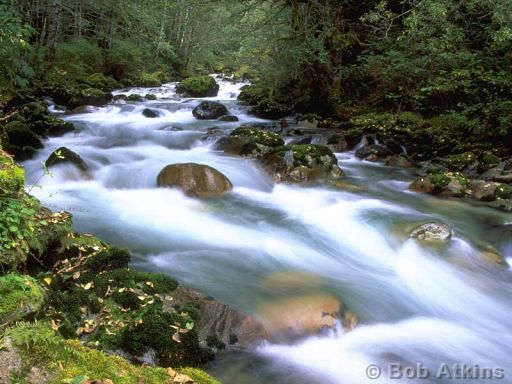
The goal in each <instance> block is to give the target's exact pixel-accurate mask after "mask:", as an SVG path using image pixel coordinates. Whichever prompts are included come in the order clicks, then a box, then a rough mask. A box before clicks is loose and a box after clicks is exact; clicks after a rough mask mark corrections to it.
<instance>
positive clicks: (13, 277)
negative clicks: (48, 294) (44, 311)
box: [0, 274, 45, 325]
mask: <svg viewBox="0 0 512 384" xmlns="http://www.w3.org/2000/svg"><path fill="white" fill-rule="evenodd" d="M44 303H45V294H44V292H43V290H42V288H41V287H40V286H39V283H38V282H37V281H36V280H35V279H34V278H32V277H30V276H25V275H17V274H7V275H4V276H0V325H4V324H7V323H12V322H15V321H19V320H22V319H24V318H26V317H27V316H29V315H32V314H35V313H37V312H39V311H40V310H41V308H42V307H43V305H44Z"/></svg>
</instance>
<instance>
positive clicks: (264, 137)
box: [229, 126, 284, 147]
mask: <svg viewBox="0 0 512 384" xmlns="http://www.w3.org/2000/svg"><path fill="white" fill-rule="evenodd" d="M229 136H230V137H235V138H241V139H242V140H243V141H244V142H246V144H258V145H264V146H266V147H278V146H282V145H284V141H283V139H282V138H281V136H279V135H278V134H277V133H274V132H270V131H266V130H262V129H259V128H257V127H250V126H246V127H244V126H242V127H239V128H237V129H235V130H234V131H233V132H231V134H230V135H229Z"/></svg>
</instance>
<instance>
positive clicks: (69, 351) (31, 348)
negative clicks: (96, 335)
mask: <svg viewBox="0 0 512 384" xmlns="http://www.w3.org/2000/svg"><path fill="white" fill-rule="evenodd" d="M8 337H10V339H11V340H12V342H13V344H14V345H15V346H16V347H18V349H19V350H20V352H21V354H22V358H23V363H24V366H25V367H30V366H32V365H36V366H42V367H44V368H45V370H46V371H47V372H49V373H51V375H50V377H51V379H50V384H63V383H73V382H80V381H83V380H86V379H90V380H107V379H108V380H112V381H113V382H114V383H116V384H133V383H137V382H143V383H145V384H164V383H169V382H171V380H170V376H169V373H168V372H167V370H166V369H164V368H150V367H145V366H143V367H141V366H135V365H132V364H130V363H129V362H128V361H127V360H125V359H123V358H121V357H118V356H109V355H107V354H105V353H104V352H101V351H98V350H95V349H91V348H88V347H85V346H83V345H81V344H80V342H79V341H78V340H64V339H62V338H61V337H59V336H57V335H56V334H55V333H54V332H53V331H52V330H51V329H50V328H49V327H48V326H46V325H43V324H27V323H23V324H20V325H18V326H16V327H15V328H13V329H11V330H9V331H8ZM180 372H181V373H182V374H186V375H189V376H190V377H191V378H193V379H194V380H196V381H197V382H198V383H200V384H203V383H204V384H219V382H218V381H217V380H215V379H214V378H212V377H210V376H209V375H207V374H206V373H204V372H202V371H200V370H197V369H192V368H185V369H183V370H180Z"/></svg>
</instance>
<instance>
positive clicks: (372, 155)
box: [356, 144, 393, 161]
mask: <svg viewBox="0 0 512 384" xmlns="http://www.w3.org/2000/svg"><path fill="white" fill-rule="evenodd" d="M392 154H393V153H392V152H391V151H390V150H389V149H387V148H386V147H383V146H381V145H378V144H367V145H365V146H363V147H362V148H360V149H358V150H357V151H356V156H357V157H358V158H360V159H364V160H368V161H382V160H385V159H386V158H388V157H389V156H391V155H392Z"/></svg>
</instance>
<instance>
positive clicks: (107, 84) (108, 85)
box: [85, 73, 119, 92]
mask: <svg viewBox="0 0 512 384" xmlns="http://www.w3.org/2000/svg"><path fill="white" fill-rule="evenodd" d="M85 83H86V84H87V85H89V86H90V87H91V88H96V89H101V90H102V91H105V92H110V91H111V90H112V89H114V88H117V87H118V86H119V84H118V82H117V81H116V80H115V79H114V78H112V77H109V76H105V75H104V74H103V73H93V74H92V75H89V76H87V78H86V79H85Z"/></svg>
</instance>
